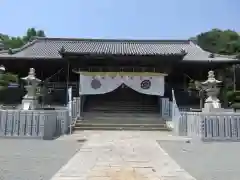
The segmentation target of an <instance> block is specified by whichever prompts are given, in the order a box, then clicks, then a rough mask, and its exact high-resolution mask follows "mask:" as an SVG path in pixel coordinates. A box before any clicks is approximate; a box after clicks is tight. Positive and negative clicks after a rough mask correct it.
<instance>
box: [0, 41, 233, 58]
mask: <svg viewBox="0 0 240 180" xmlns="http://www.w3.org/2000/svg"><path fill="white" fill-rule="evenodd" d="M62 48H64V50H65V52H74V53H79V54H114V55H174V54H176V55H177V54H182V53H183V50H184V51H185V52H186V55H185V56H184V59H183V60H189V61H215V60H216V61H229V60H234V59H232V58H227V57H215V58H211V57H210V53H209V52H206V51H204V50H202V49H201V48H200V47H199V46H197V45H196V44H195V43H193V42H191V41H189V40H113V39H69V38H37V39H35V40H33V41H32V42H29V43H28V44H26V45H24V46H23V47H22V48H19V49H14V50H12V54H9V53H6V51H4V52H3V51H2V52H1V51H0V58H2V57H9V58H11V57H12V58H32V59H38V58H46V59H48V58H49V59H51V58H61V55H60V53H59V51H60V50H61V49H62ZM7 52H9V51H7Z"/></svg>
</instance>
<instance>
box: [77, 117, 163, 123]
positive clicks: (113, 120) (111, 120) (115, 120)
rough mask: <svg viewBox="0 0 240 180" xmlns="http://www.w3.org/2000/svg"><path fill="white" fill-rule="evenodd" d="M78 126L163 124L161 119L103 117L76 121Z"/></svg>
mask: <svg viewBox="0 0 240 180" xmlns="http://www.w3.org/2000/svg"><path fill="white" fill-rule="evenodd" d="M76 123H78V124H84V123H85V124H88V123H91V124H138V125H139V124H153V125H159V124H165V123H166V122H165V120H163V119H162V118H140V117H138V118H135V119H134V118H129V119H128V118H121V117H109V118H107V117H104V118H101V117H99V118H85V119H84V120H77V122H76Z"/></svg>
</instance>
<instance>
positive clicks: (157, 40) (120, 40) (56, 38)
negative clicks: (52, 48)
mask: <svg viewBox="0 0 240 180" xmlns="http://www.w3.org/2000/svg"><path fill="white" fill-rule="evenodd" d="M35 40H40V41H41V40H45V41H48V40H49V41H94V42H120V43H121V42H133V43H184V44H185V43H186V44H189V42H190V41H189V40H188V39H176V40H174V39H111V38H109V39H108V38H59V37H36V39H35Z"/></svg>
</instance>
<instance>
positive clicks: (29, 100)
mask: <svg viewBox="0 0 240 180" xmlns="http://www.w3.org/2000/svg"><path fill="white" fill-rule="evenodd" d="M35 75H36V73H35V69H34V68H30V71H29V73H28V76H27V77H24V78H21V79H22V80H24V81H25V83H26V86H24V87H25V89H26V90H27V94H26V95H25V96H24V97H23V100H22V109H23V110H31V109H36V108H37V107H38V96H37V88H38V85H39V83H40V82H41V80H40V79H38V78H36V77H35Z"/></svg>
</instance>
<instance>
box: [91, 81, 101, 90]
mask: <svg viewBox="0 0 240 180" xmlns="http://www.w3.org/2000/svg"><path fill="white" fill-rule="evenodd" d="M101 86H102V84H101V82H100V81H99V80H98V79H93V80H92V82H91V87H92V88H93V89H99V88H100V87H101Z"/></svg>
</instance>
